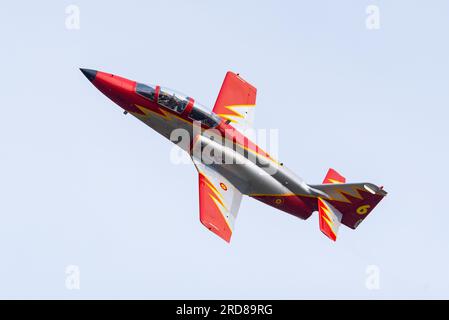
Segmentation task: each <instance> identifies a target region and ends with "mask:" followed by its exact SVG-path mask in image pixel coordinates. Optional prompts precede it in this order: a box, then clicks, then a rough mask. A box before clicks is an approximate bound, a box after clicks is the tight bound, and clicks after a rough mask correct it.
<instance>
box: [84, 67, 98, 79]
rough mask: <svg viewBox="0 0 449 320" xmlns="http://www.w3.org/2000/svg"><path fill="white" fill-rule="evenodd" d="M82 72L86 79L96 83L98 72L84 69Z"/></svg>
mask: <svg viewBox="0 0 449 320" xmlns="http://www.w3.org/2000/svg"><path fill="white" fill-rule="evenodd" d="M80 70H81V72H82V73H83V74H84V75H85V76H86V78H87V79H89V81H90V82H92V81H94V79H95V77H96V76H97V70H91V69H83V68H80Z"/></svg>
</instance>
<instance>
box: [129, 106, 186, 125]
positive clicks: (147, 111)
mask: <svg viewBox="0 0 449 320" xmlns="http://www.w3.org/2000/svg"><path fill="white" fill-rule="evenodd" d="M135 106H136V107H137V108H138V109H139V110H140V111H142V112H143V113H144V115H145V116H146V117H148V116H151V115H156V116H158V117H159V118H162V119H165V120H167V121H172V120H173V119H178V120H181V121H183V122H185V123H188V124H191V122H190V121H188V120H186V119H183V118H181V117H180V116H177V115H175V114H173V113H171V112H168V111H166V110H164V109H162V108H159V111H160V112H161V113H162V114H160V113H158V112H156V111H153V110H151V109H148V108H146V107H143V106H140V105H138V104H135ZM131 114H133V115H134V116H136V117H142V115H141V114H138V113H134V112H131Z"/></svg>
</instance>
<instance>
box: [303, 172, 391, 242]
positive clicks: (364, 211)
mask: <svg viewBox="0 0 449 320" xmlns="http://www.w3.org/2000/svg"><path fill="white" fill-rule="evenodd" d="M345 182H346V179H345V178H344V177H343V176H341V175H340V174H339V173H338V172H336V171H335V170H333V169H329V171H328V173H327V175H326V177H325V179H324V181H323V184H320V185H312V186H311V187H312V188H314V189H317V190H319V191H321V193H322V194H323V196H322V197H319V198H318V212H319V220H320V230H321V231H322V232H323V233H324V234H325V235H326V236H327V237H329V238H330V239H332V240H334V241H335V240H336V238H337V232H338V227H339V226H340V223H342V224H344V225H346V226H347V227H349V228H351V229H355V228H357V227H358V226H359V224H360V223H361V222H362V221H363V220H364V219H365V218H366V217H367V216H368V214H369V213H370V212H371V211H372V210H373V209H374V207H375V206H376V205H377V204H378V203H379V202H380V200H382V199H383V197H385V196H386V195H387V192H385V191H384V190H383V188H382V187H378V186H376V185H374V184H372V183H345Z"/></svg>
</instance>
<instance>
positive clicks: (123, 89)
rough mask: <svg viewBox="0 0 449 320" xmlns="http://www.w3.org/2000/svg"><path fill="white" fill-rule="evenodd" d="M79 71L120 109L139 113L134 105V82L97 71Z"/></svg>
mask: <svg viewBox="0 0 449 320" xmlns="http://www.w3.org/2000/svg"><path fill="white" fill-rule="evenodd" d="M80 70H81V72H82V73H83V74H84V75H85V76H86V78H87V79H89V81H90V82H92V84H93V85H94V86H95V87H97V89H98V90H100V91H101V92H102V93H103V94H104V95H105V96H107V97H108V98H109V99H111V100H112V101H114V102H115V103H116V104H118V105H119V106H120V107H122V108H123V109H125V110H126V111H128V112H137V113H141V111H140V110H139V109H138V108H137V107H136V106H135V105H134V99H135V88H136V82H135V81H132V80H129V79H126V78H122V77H119V76H116V75H113V74H110V73H106V72H101V71H97V70H91V69H80Z"/></svg>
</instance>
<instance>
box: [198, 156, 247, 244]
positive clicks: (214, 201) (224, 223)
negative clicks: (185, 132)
mask: <svg viewBox="0 0 449 320" xmlns="http://www.w3.org/2000/svg"><path fill="white" fill-rule="evenodd" d="M193 162H194V163H195V167H196V169H197V170H198V174H199V200H200V221H201V223H202V224H203V225H204V226H205V227H206V228H208V229H209V230H210V231H212V232H213V233H215V234H216V235H218V236H219V237H221V238H222V239H223V240H225V241H227V242H229V241H230V240H231V236H232V231H233V229H234V222H235V219H236V218H237V213H238V210H239V208H240V202H241V200H242V194H241V193H240V191H238V190H237V189H236V188H235V187H234V186H233V185H232V184H231V183H230V182H229V181H228V180H227V179H226V178H224V177H223V176H222V175H221V174H219V173H218V172H216V171H215V170H213V169H212V168H210V167H208V166H206V165H204V164H203V163H201V162H199V161H198V160H196V159H195V158H193Z"/></svg>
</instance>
